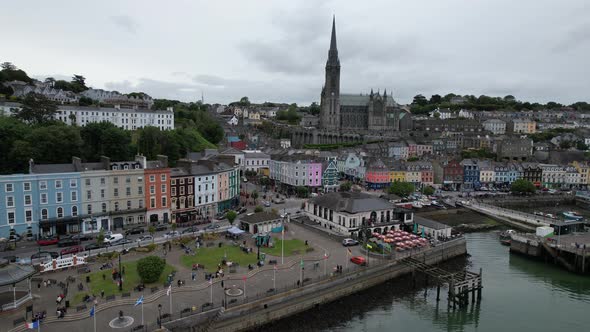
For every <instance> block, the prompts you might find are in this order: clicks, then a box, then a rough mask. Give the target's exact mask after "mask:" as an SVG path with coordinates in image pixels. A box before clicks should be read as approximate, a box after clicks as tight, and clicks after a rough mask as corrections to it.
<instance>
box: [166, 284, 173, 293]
mask: <svg viewBox="0 0 590 332" xmlns="http://www.w3.org/2000/svg"><path fill="white" fill-rule="evenodd" d="M170 293H172V284H170V286H168V290H167V291H166V295H167V296H170Z"/></svg>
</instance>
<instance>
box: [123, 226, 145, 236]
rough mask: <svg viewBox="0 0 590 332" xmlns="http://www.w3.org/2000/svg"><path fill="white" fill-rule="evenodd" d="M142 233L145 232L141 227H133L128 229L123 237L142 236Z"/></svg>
mask: <svg viewBox="0 0 590 332" xmlns="http://www.w3.org/2000/svg"><path fill="white" fill-rule="evenodd" d="M143 232H145V230H144V229H143V227H133V228H130V229H128V230H126V231H125V235H130V234H143Z"/></svg>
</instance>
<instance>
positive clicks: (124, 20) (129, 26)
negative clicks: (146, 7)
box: [109, 15, 139, 33]
mask: <svg viewBox="0 0 590 332" xmlns="http://www.w3.org/2000/svg"><path fill="white" fill-rule="evenodd" d="M109 19H110V21H111V22H112V23H114V24H115V25H117V26H119V27H120V28H123V29H124V30H127V31H128V32H131V33H136V32H137V28H138V26H139V25H138V24H137V22H136V21H135V20H134V19H133V18H132V17H130V16H128V15H114V16H111V17H109Z"/></svg>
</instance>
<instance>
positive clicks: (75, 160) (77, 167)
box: [72, 156, 82, 172]
mask: <svg viewBox="0 0 590 332" xmlns="http://www.w3.org/2000/svg"><path fill="white" fill-rule="evenodd" d="M72 165H74V170H75V171H78V172H79V171H81V170H82V159H80V158H79V157H75V156H72Z"/></svg>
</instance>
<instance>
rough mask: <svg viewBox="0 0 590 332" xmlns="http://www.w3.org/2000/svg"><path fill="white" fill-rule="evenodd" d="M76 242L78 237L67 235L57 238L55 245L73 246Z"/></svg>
mask: <svg viewBox="0 0 590 332" xmlns="http://www.w3.org/2000/svg"><path fill="white" fill-rule="evenodd" d="M76 244H78V239H73V238H71V237H68V238H65V239H61V240H59V242H58V243H57V246H58V247H71V246H75V245H76Z"/></svg>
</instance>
